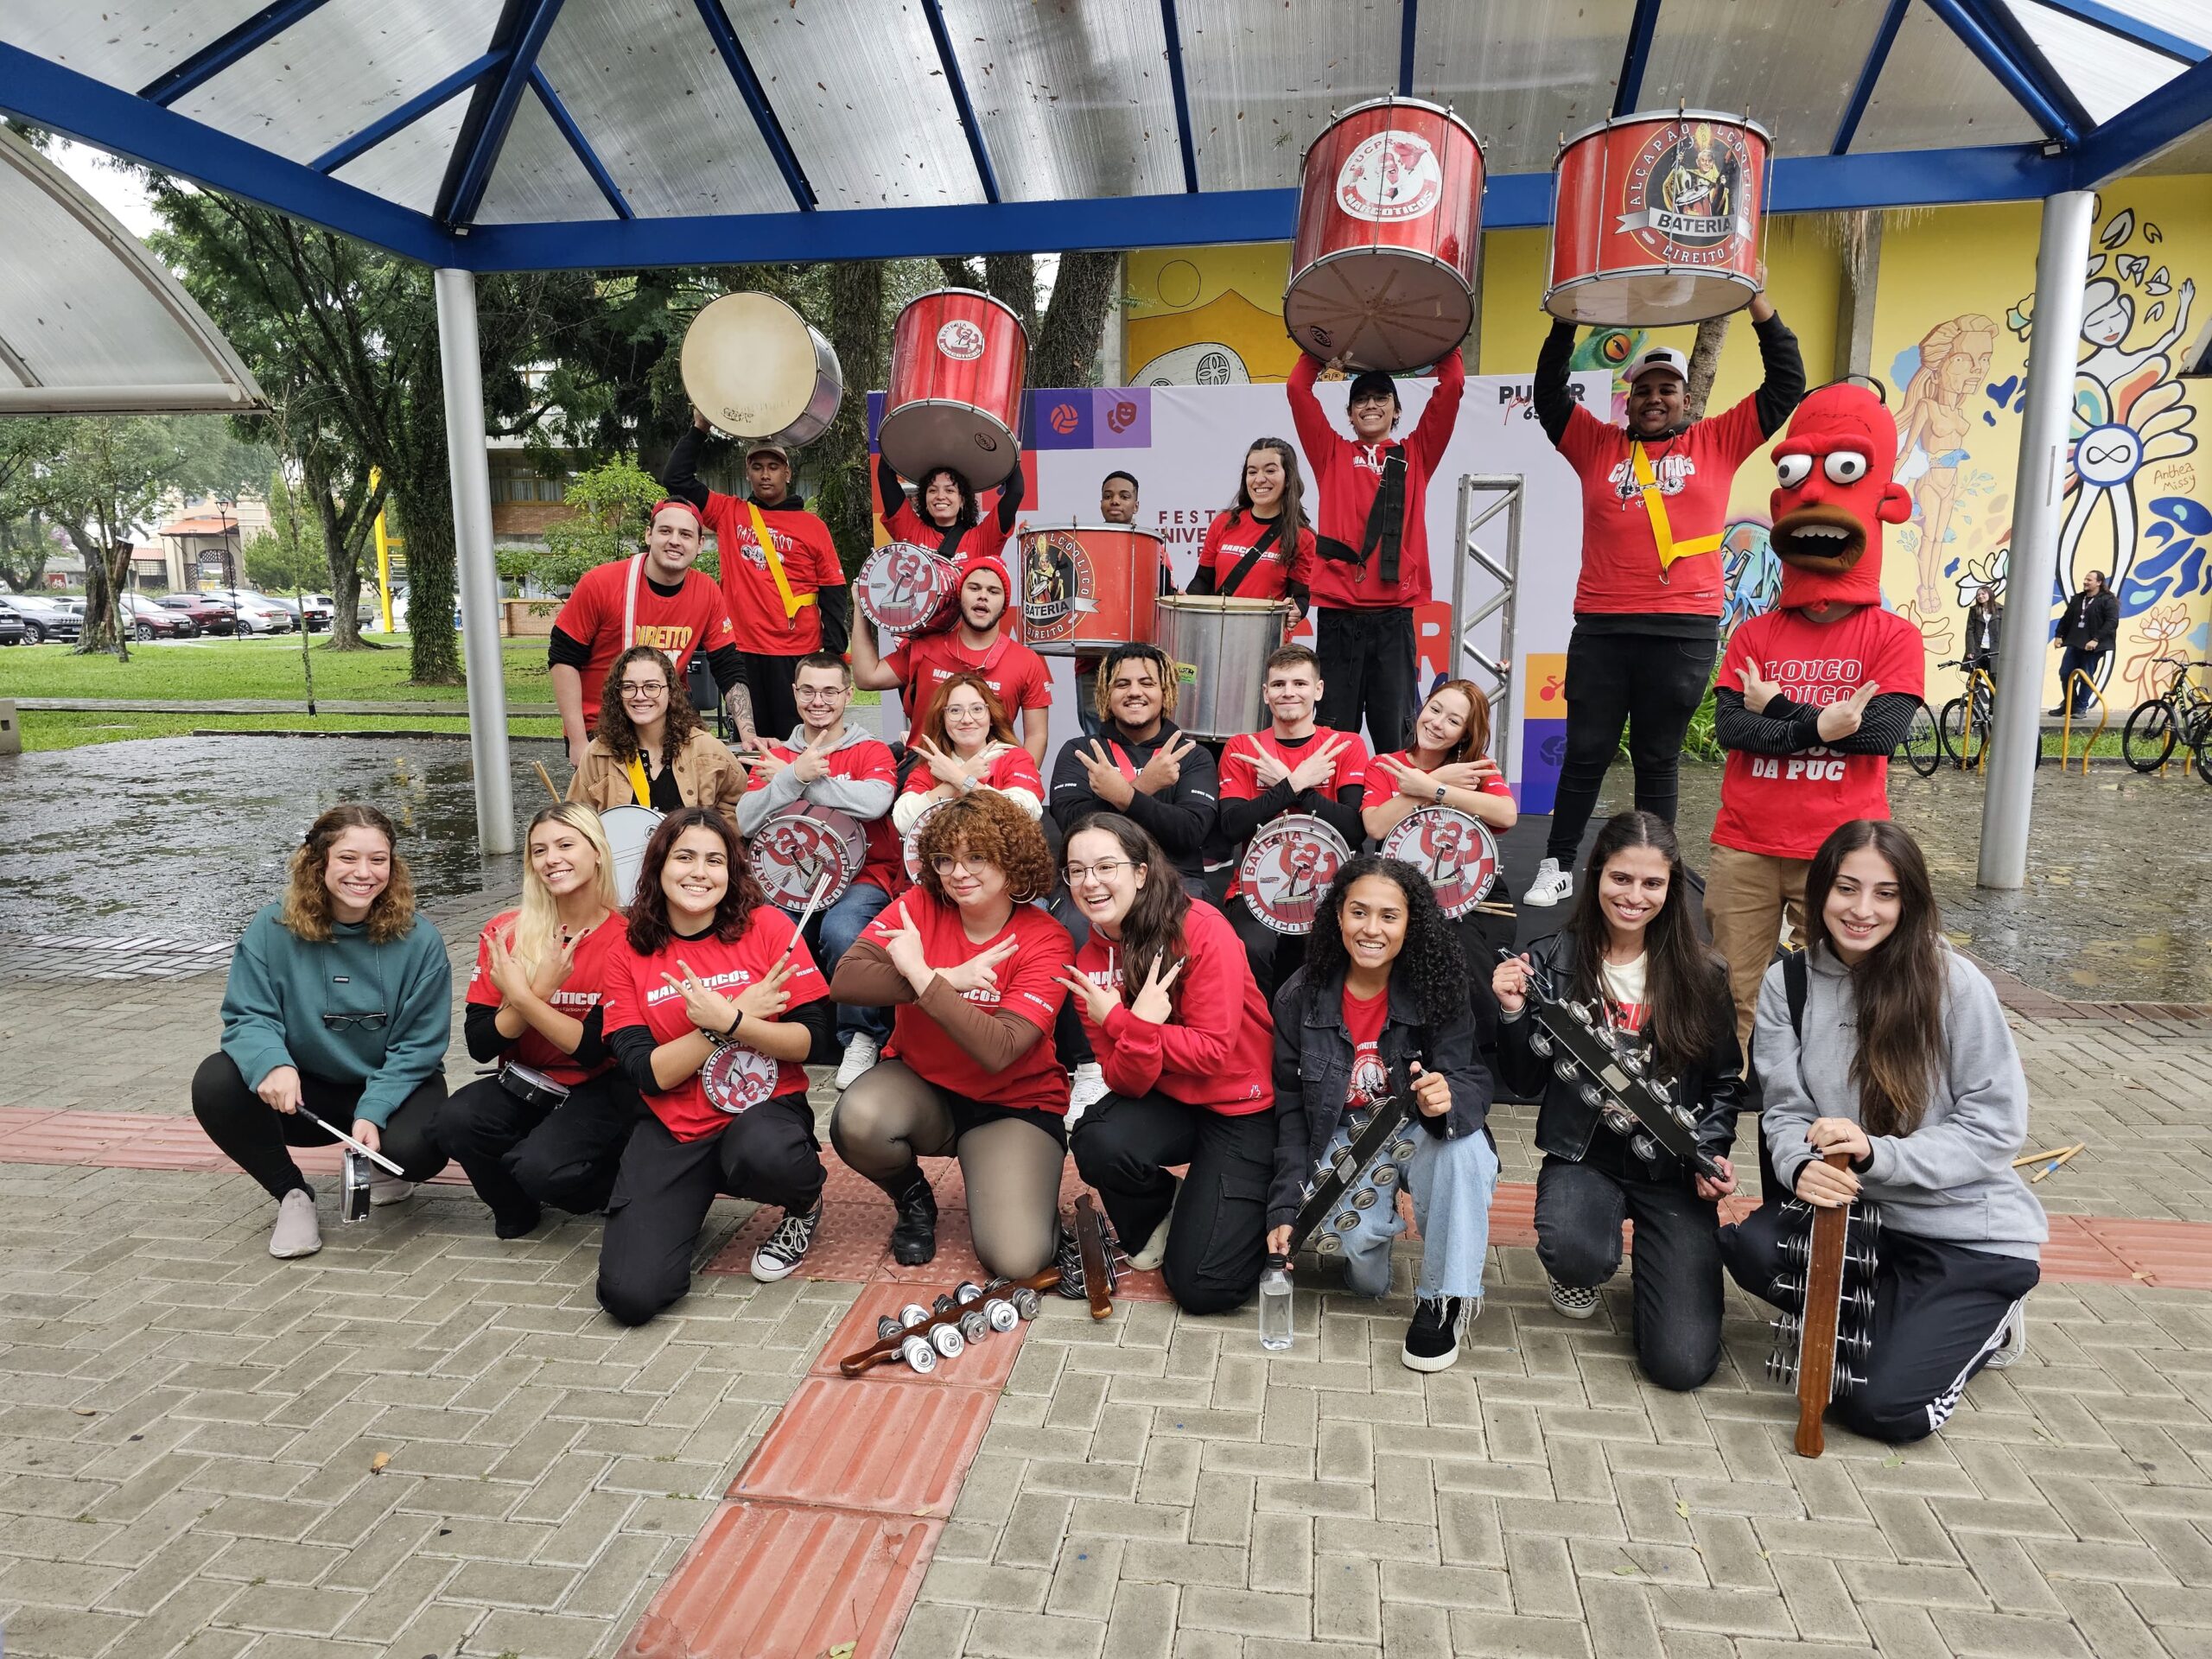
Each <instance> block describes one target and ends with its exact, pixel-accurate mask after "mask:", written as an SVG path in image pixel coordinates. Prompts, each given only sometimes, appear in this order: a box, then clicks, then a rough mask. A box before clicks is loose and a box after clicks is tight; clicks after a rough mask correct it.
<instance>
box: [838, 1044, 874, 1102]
mask: <svg viewBox="0 0 2212 1659" xmlns="http://www.w3.org/2000/svg"><path fill="white" fill-rule="evenodd" d="M882 1052H883V1045H882V1044H881V1043H880V1042H878V1041H876V1039H874V1037H873V1036H871V1035H869V1034H868V1033H867V1032H865V1031H856V1032H855V1033H853V1039H852V1041H850V1042H849V1043H847V1044H846V1045H845V1058H843V1059H842V1060H840V1061H839V1062H838V1063H837V1087H838V1088H839V1089H840V1090H846V1089H849V1088H851V1087H852V1086H853V1085H854V1084H856V1083H858V1082H859V1081H860V1080H861V1074H862V1073H864V1072H865V1071H867V1070H868V1067H870V1066H871V1065H874V1064H875V1062H876V1058H877V1057H878V1056H879V1055H880V1054H881V1053H882Z"/></svg>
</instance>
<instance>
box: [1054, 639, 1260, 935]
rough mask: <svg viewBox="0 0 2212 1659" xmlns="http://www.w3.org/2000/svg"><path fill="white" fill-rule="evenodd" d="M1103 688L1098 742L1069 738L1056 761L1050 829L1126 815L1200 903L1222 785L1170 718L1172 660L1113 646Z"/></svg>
mask: <svg viewBox="0 0 2212 1659" xmlns="http://www.w3.org/2000/svg"><path fill="white" fill-rule="evenodd" d="M1098 684H1099V692H1098V708H1097V712H1098V715H1099V718H1100V719H1101V720H1103V721H1105V722H1106V723H1105V726H1104V728H1103V730H1102V731H1101V732H1100V734H1098V735H1097V736H1096V737H1074V738H1070V739H1069V740H1068V741H1067V742H1066V743H1065V744H1064V745H1062V746H1061V748H1060V752H1059V753H1058V756H1057V757H1055V759H1054V760H1053V762H1052V793H1051V796H1050V799H1049V804H1050V805H1051V807H1052V819H1053V822H1054V823H1058V825H1059V827H1060V831H1061V833H1062V834H1063V835H1066V834H1070V833H1072V832H1073V830H1074V829H1075V827H1076V825H1077V824H1078V823H1082V822H1083V821H1084V819H1085V818H1087V817H1090V815H1091V814H1092V813H1094V812H1118V813H1120V814H1121V815H1122V817H1126V818H1128V819H1129V820H1130V821H1131V822H1132V823H1135V824H1137V825H1138V826H1139V827H1140V828H1141V829H1144V830H1145V831H1146V832H1147V833H1148V834H1149V835H1150V836H1152V838H1153V839H1154V841H1156V842H1159V843H1160V848H1161V849H1162V850H1163V851H1165V852H1166V855H1167V856H1168V858H1169V859H1170V861H1173V864H1174V866H1175V873H1176V874H1178V875H1179V876H1180V877H1181V878H1182V881H1183V887H1184V889H1185V891H1186V892H1187V893H1190V895H1191V896H1192V898H1193V899H1203V898H1205V896H1206V891H1205V850H1206V842H1207V839H1208V838H1209V837H1210V836H1211V835H1212V834H1213V828H1214V820H1215V819H1216V817H1218V816H1219V813H1220V810H1221V809H1220V802H1219V796H1220V792H1221V785H1220V780H1219V779H1218V778H1217V775H1216V772H1215V770H1214V760H1213V755H1212V754H1211V753H1210V752H1209V751H1208V750H1207V749H1206V747H1205V745H1204V744H1201V743H1199V742H1198V741H1195V740H1193V739H1192V738H1190V737H1186V736H1185V735H1184V734H1183V731H1182V729H1181V728H1179V727H1178V726H1177V725H1176V724H1175V721H1174V720H1173V715H1174V713H1175V693H1176V691H1177V690H1178V688H1177V685H1176V682H1175V677H1174V675H1173V673H1171V672H1170V671H1169V670H1168V664H1167V658H1166V656H1165V655H1164V654H1163V653H1162V652H1160V648H1159V647H1158V646H1157V645H1116V646H1115V647H1113V649H1111V650H1110V651H1109V652H1107V653H1106V656H1105V660H1104V661H1103V662H1102V663H1101V664H1099V670H1098ZM1077 943H1081V936H1078V938H1077Z"/></svg>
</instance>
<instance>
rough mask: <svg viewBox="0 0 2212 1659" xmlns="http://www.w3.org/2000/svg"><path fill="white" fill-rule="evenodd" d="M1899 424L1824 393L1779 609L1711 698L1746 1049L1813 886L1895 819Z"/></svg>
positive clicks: (1906, 633)
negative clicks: (1892, 559) (1893, 592)
mask: <svg viewBox="0 0 2212 1659" xmlns="http://www.w3.org/2000/svg"><path fill="white" fill-rule="evenodd" d="M1896 455H1897V422H1896V421H1895V420H1894V419H1893V418H1892V417H1891V414H1890V411H1889V410H1888V409H1887V408H1886V407H1885V405H1884V404H1883V402H1882V399H1881V398H1880V397H1878V396H1877V395H1876V394H1875V393H1874V392H1872V391H1867V390H1866V388H1865V387H1864V386H1859V385H1833V386H1823V387H1822V388H1821V390H1820V391H1815V392H1814V393H1813V394H1812V395H1811V396H1810V397H1807V398H1806V399H1805V401H1804V402H1803V403H1802V404H1799V405H1798V406H1797V410H1796V415H1795V416H1794V417H1793V418H1792V419H1791V421H1790V423H1789V429H1788V430H1787V431H1786V432H1784V433H1783V435H1782V437H1781V439H1780V440H1779V441H1777V443H1776V444H1775V446H1774V468H1775V473H1776V474H1777V477H1778V478H1779V479H1780V480H1781V487H1780V488H1779V489H1777V490H1776V491H1775V493H1774V498H1773V503H1772V510H1773V514H1774V530H1773V532H1772V537H1771V544H1772V546H1773V548H1774V551H1775V554H1776V556H1777V557H1778V558H1779V559H1780V560H1781V561H1782V595H1781V598H1780V600H1779V601H1777V604H1776V607H1775V608H1774V609H1773V610H1771V611H1770V612H1768V613H1766V614H1765V615H1764V616H1755V617H1753V618H1751V620H1749V621H1748V622H1745V624H1744V625H1743V626H1741V627H1739V628H1738V629H1737V630H1736V632H1735V633H1734V634H1733V635H1732V637H1731V638H1730V639H1729V641H1728V644H1727V645H1726V647H1725V648H1724V650H1723V652H1722V659H1721V664H1720V675H1719V681H1718V683H1716V684H1715V686H1714V688H1713V700H1714V703H1715V708H1714V718H1713V733H1714V735H1715V736H1717V737H1718V738H1719V741H1720V743H1721V746H1722V747H1724V748H1726V750H1727V751H1728V766H1727V771H1726V774H1725V775H1724V777H1723V779H1722V780H1721V785H1720V812H1719V817H1718V818H1717V819H1716V820H1715V821H1714V823H1713V861H1712V865H1711V867H1710V868H1709V870H1708V872H1707V879H1706V890H1705V914H1706V920H1707V923H1708V924H1709V925H1710V926H1711V927H1712V929H1713V944H1714V946H1715V948H1717V949H1718V950H1719V952H1720V954H1721V955H1722V956H1723V957H1726V960H1727V963H1728V978H1729V986H1730V988H1731V990H1732V991H1733V993H1734V995H1735V999H1736V1025H1737V1036H1738V1039H1739V1040H1744V1039H1748V1038H1749V1037H1750V1035H1751V1013H1752V1009H1753V1007H1755V1006H1756V1004H1757V1003H1758V994H1759V981H1760V979H1761V978H1762V977H1763V976H1764V974H1765V972H1766V969H1767V963H1768V962H1769V960H1770V958H1771V957H1772V956H1773V954H1774V942H1775V939H1776V938H1777V934H1778V933H1779V932H1780V930H1781V925H1782V920H1783V915H1784V913H1785V912H1786V913H1787V915H1788V917H1789V924H1790V928H1791V931H1792V933H1793V935H1794V936H1795V937H1796V939H1797V941H1798V942H1799V943H1801V944H1802V941H1803V938H1804V923H1805V873H1806V870H1807V869H1808V868H1809V866H1810V865H1811V862H1812V858H1813V855H1814V854H1815V852H1817V851H1818V850H1819V849H1820V845H1821V842H1823V841H1825V840H1826V839H1827V836H1828V832H1829V831H1830V830H1832V829H1835V828H1836V826H1837V825H1839V824H1842V823H1849V822H1850V821H1851V820H1852V819H1853V818H1886V817H1889V816H1890V802H1889V791H1888V780H1889V764H1890V763H1889V757H1890V753H1891V751H1892V750H1893V749H1895V748H1896V747H1897V745H1898V743H1899V742H1901V741H1903V740H1904V733H1905V728H1906V727H1907V726H1908V725H1909V724H1910V721H1911V719H1912V716H1913V713H1914V711H1915V709H1916V708H1917V707H1918V705H1919V699H1920V696H1921V690H1922V686H1923V680H1924V675H1925V663H1924V660H1923V655H1922V650H1923V648H1922V645H1921V639H1920V631H1919V629H1917V628H1916V627H1915V626H1913V625H1912V624H1911V623H1910V622H1908V621H1906V620H1905V619H1904V618H1903V617H1901V616H1899V615H1898V614H1897V613H1896V612H1894V611H1885V610H1884V609H1883V608H1882V526H1883V525H1884V524H1904V522H1905V521H1906V520H1907V519H1908V518H1911V516H1912V499H1911V497H1910V495H1908V494H1907V493H1906V492H1905V488H1904V486H1903V485H1901V484H1899V483H1897V481H1896V480H1895V479H1894V478H1893V477H1892V475H1891V468H1892V463H1893V461H1894V460H1895V458H1896Z"/></svg>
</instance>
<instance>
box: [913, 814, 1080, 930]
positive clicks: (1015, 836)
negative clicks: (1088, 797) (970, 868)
mask: <svg viewBox="0 0 2212 1659" xmlns="http://www.w3.org/2000/svg"><path fill="white" fill-rule="evenodd" d="M915 850H916V852H917V854H918V856H919V858H920V861H921V867H922V869H921V877H920V881H921V887H922V890H923V891H924V892H925V893H928V894H929V896H930V897H931V898H932V899H936V900H937V901H938V903H939V904H941V905H949V904H950V903H951V902H952V900H951V899H949V898H947V897H946V896H945V891H944V881H943V880H942V879H940V878H939V876H938V873H937V861H938V859H940V858H944V857H946V856H948V855H958V854H961V853H963V852H965V853H966V854H967V855H969V856H970V857H973V858H981V859H985V860H988V861H989V862H991V863H993V864H995V865H997V866H998V867H999V868H1001V870H1004V871H1005V872H1006V880H1007V887H1008V888H1009V889H1011V891H1012V893H1013V894H1014V902H1015V903H1016V904H1027V903H1028V902H1029V901H1030V900H1031V899H1042V898H1043V897H1044V896H1045V895H1046V893H1050V892H1051V891H1052V877H1053V871H1052V854H1051V853H1050V852H1049V851H1048V850H1047V849H1046V846H1045V832H1044V831H1043V830H1041V829H1039V828H1038V827H1037V825H1036V823H1034V822H1033V820H1032V819H1031V818H1030V816H1029V815H1028V814H1027V812H1024V811H1023V810H1021V809H1020V807H1018V806H1016V805H1015V804H1014V803H1013V802H1012V801H1009V800H1008V799H1007V798H1006V797H1005V796H1003V795H1001V794H1000V793H999V792H998V791H995V790H988V789H979V790H977V791H976V792H975V793H974V794H972V795H963V796H962V797H961V798H959V799H958V800H957V801H949V802H947V803H946V804H944V806H942V807H940V808H939V809H938V810H936V811H934V812H932V813H931V814H930V817H929V822H928V823H925V824H924V825H923V826H922V836H921V842H920V845H919V846H918V848H917V849H915Z"/></svg>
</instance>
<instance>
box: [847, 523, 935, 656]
mask: <svg viewBox="0 0 2212 1659" xmlns="http://www.w3.org/2000/svg"><path fill="white" fill-rule="evenodd" d="M853 586H854V588H855V589H857V590H858V593H859V595H860V607H861V614H863V615H864V616H866V617H867V618H868V620H870V621H871V622H873V623H874V624H875V625H876V626H878V627H880V628H881V629H883V630H884V631H885V632H889V633H896V634H901V635H904V634H912V633H926V632H929V631H930V630H931V629H932V628H934V627H936V626H938V625H939V624H940V623H943V622H946V621H949V620H950V619H951V616H952V612H953V607H955V606H957V604H958V603H959V602H960V567H959V566H957V564H955V563H953V562H952V561H951V560H950V559H948V558H944V557H941V556H938V554H935V553H932V552H931V551H930V550H928V549H927V548H925V547H917V546H915V545H914V544H913V543H912V542H887V543H884V544H883V545H882V546H881V547H879V548H877V549H876V550H875V551H874V552H873V553H871V554H869V555H868V557H867V559H866V560H865V561H863V562H862V563H861V569H860V575H858V576H857V577H855V579H854V582H853Z"/></svg>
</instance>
